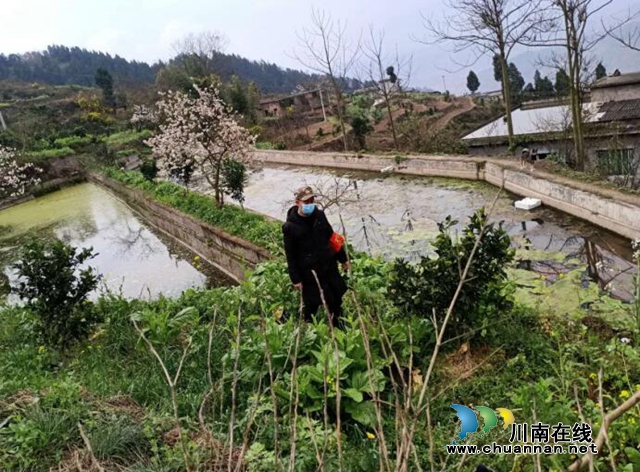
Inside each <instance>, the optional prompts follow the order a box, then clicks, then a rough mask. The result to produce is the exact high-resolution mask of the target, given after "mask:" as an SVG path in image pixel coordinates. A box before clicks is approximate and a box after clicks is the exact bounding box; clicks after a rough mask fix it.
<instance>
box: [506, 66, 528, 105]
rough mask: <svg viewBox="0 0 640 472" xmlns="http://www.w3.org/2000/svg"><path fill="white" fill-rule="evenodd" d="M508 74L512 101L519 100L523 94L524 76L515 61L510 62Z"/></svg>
mask: <svg viewBox="0 0 640 472" xmlns="http://www.w3.org/2000/svg"><path fill="white" fill-rule="evenodd" d="M508 75H509V91H510V93H511V99H512V101H515V102H517V101H518V98H519V97H520V95H521V94H522V89H523V88H524V84H525V82H524V77H522V74H521V73H520V71H519V70H518V67H517V66H516V65H515V64H514V63H513V62H510V63H509V68H508Z"/></svg>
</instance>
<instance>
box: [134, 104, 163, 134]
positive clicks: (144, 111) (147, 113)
mask: <svg viewBox="0 0 640 472" xmlns="http://www.w3.org/2000/svg"><path fill="white" fill-rule="evenodd" d="M156 122H157V116H156V112H155V110H153V109H151V108H149V107H148V106H146V105H134V106H133V115H132V116H131V124H132V125H134V126H135V128H136V129H137V130H138V131H140V130H141V129H142V128H146V127H150V126H152V125H155V124H156Z"/></svg>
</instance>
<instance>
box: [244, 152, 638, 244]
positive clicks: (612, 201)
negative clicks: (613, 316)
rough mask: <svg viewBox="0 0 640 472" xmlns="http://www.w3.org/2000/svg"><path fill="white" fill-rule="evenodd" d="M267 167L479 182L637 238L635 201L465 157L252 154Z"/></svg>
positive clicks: (502, 162) (544, 174)
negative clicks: (386, 170)
mask: <svg viewBox="0 0 640 472" xmlns="http://www.w3.org/2000/svg"><path fill="white" fill-rule="evenodd" d="M254 156H255V158H256V159H258V160H259V161H262V162H264V163H270V164H289V165H296V166H312V167H328V168H336V169H351V170H363V171H374V172H380V171H382V170H383V169H388V168H390V167H391V166H392V167H393V169H392V171H393V172H395V173H400V174H408V175H418V176H431V177H452V178H458V179H470V180H484V181H486V182H489V183H491V184H493V185H495V186H498V187H501V188H504V189H506V190H508V191H510V192H513V193H515V194H517V195H521V196H523V197H535V198H539V199H540V200H542V202H543V203H544V204H545V205H548V206H550V207H552V208H556V209H558V210H560V211H563V212H565V213H568V214H570V215H573V216H576V217H578V218H581V219H584V220H586V221H589V222H591V223H593V224H596V225H598V226H601V227H602V228H606V229H608V230H610V231H613V232H615V233H617V234H619V235H621V236H624V237H627V238H632V239H633V238H638V237H640V197H638V196H635V195H630V194H625V193H622V192H619V191H616V190H613V189H608V188H602V187H598V186H596V185H591V184H588V183H584V182H579V181H575V180H571V179H568V178H565V177H560V176H557V175H554V174H550V173H548V172H541V171H538V170H535V171H534V172H533V173H530V172H528V171H526V170H523V169H520V166H519V164H518V163H514V162H513V161H507V160H501V159H491V158H486V159H484V158H478V157H474V158H472V157H467V156H411V157H406V158H404V157H403V158H393V157H386V156H374V155H362V154H349V153H331V152H326V153H317V152H306V151H265V150H256V151H255V152H254Z"/></svg>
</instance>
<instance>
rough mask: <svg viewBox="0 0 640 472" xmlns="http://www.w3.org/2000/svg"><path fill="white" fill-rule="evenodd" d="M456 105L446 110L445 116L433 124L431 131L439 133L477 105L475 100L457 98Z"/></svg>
mask: <svg viewBox="0 0 640 472" xmlns="http://www.w3.org/2000/svg"><path fill="white" fill-rule="evenodd" d="M454 103H455V105H454V106H452V107H449V108H448V109H446V110H445V112H444V115H442V116H441V117H439V118H437V119H436V120H434V121H433V122H432V123H431V126H430V127H429V128H430V129H431V130H433V131H438V130H441V129H443V128H444V127H446V126H447V125H448V124H449V123H450V122H451V120H453V119H454V118H456V117H458V116H460V115H462V114H463V113H467V112H469V111H471V110H473V109H474V108H475V107H476V104H475V103H473V99H472V98H471V97H462V98H457V99H456V100H455V102H454Z"/></svg>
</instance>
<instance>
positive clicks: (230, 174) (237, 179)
mask: <svg viewBox="0 0 640 472" xmlns="http://www.w3.org/2000/svg"><path fill="white" fill-rule="evenodd" d="M222 177H223V182H222V186H223V187H224V191H225V192H226V193H228V194H229V195H231V198H233V199H234V200H235V201H237V202H238V203H240V204H241V205H242V204H243V203H244V188H245V186H246V185H247V182H248V180H249V177H248V176H247V166H245V165H244V164H243V163H242V162H240V161H236V160H235V159H227V160H226V161H225V162H224V166H223V168H222Z"/></svg>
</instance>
